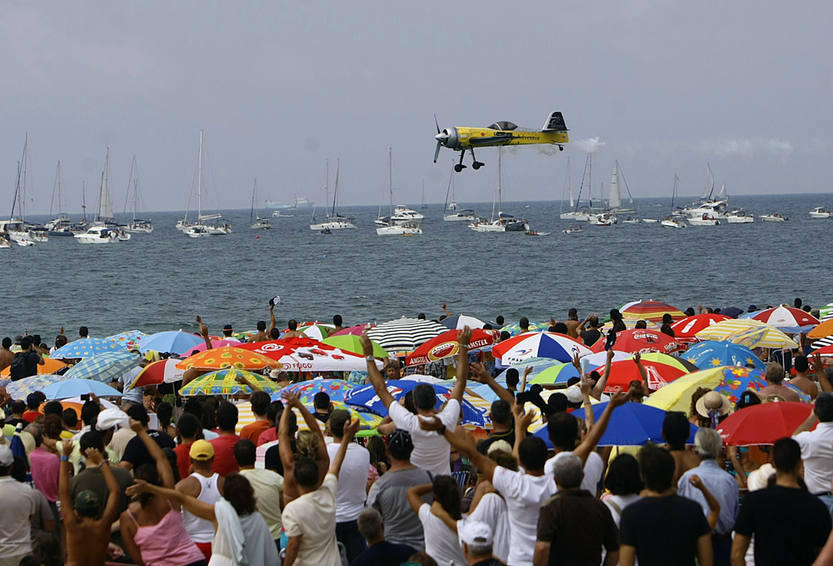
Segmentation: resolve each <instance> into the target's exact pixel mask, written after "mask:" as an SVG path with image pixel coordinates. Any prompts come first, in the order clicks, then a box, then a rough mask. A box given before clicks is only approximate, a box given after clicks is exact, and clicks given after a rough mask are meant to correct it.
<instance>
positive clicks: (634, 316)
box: [619, 301, 685, 324]
mask: <svg viewBox="0 0 833 566" xmlns="http://www.w3.org/2000/svg"><path fill="white" fill-rule="evenodd" d="M619 312H621V313H622V319H623V320H624V321H625V322H626V323H627V321H629V320H632V321H637V320H645V321H647V322H654V323H657V324H659V323H661V322H662V317H663V315H665V314H670V315H671V320H673V321H677V320H680V319H682V318H685V313H684V312H682V311H681V310H680V309H678V308H677V307H672V306H671V305H669V304H667V303H663V302H660V301H635V302H632V303H626V304H624V305H622V306H621V307H620V308H619Z"/></svg>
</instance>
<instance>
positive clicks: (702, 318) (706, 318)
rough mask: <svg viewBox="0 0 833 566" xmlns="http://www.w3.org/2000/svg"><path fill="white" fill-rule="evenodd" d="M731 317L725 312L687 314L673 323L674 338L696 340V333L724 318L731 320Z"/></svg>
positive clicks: (684, 340)
mask: <svg viewBox="0 0 833 566" xmlns="http://www.w3.org/2000/svg"><path fill="white" fill-rule="evenodd" d="M729 319H730V317H728V316H726V315H724V314H715V313H703V314H696V315H694V316H687V317H685V318H683V319H680V320H678V321H677V322H675V323H674V324H672V325H671V330H673V331H674V338H675V339H676V340H677V341H678V342H694V341H695V340H697V338H696V336H695V335H696V334H697V333H698V332H700V331H701V330H704V329H706V328H708V327H709V326H711V325H712V324H717V323H718V322H720V321H723V320H729Z"/></svg>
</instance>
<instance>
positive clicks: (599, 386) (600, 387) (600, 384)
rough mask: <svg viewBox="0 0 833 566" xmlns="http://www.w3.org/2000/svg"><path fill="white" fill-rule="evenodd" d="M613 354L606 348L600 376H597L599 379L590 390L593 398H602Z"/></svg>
mask: <svg viewBox="0 0 833 566" xmlns="http://www.w3.org/2000/svg"><path fill="white" fill-rule="evenodd" d="M613 356H614V353H613V350H608V351H607V359H606V360H605V369H604V372H603V373H602V377H600V378H599V381H597V382H596V385H594V386H593V391H591V392H590V395H592V396H593V398H594V399H601V398H602V393H604V390H605V387H606V386H607V378H608V377H610V364H612V363H613ZM579 373H581V369H579Z"/></svg>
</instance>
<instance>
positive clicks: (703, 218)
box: [686, 212, 720, 226]
mask: <svg viewBox="0 0 833 566" xmlns="http://www.w3.org/2000/svg"><path fill="white" fill-rule="evenodd" d="M686 220H688V223H689V224H691V225H692V226H718V225H719V224H720V220H718V219H717V218H715V217H714V216H712V215H711V214H709V213H707V212H704V213H703V214H702V215H700V216H689V217H688V218H687V219H686Z"/></svg>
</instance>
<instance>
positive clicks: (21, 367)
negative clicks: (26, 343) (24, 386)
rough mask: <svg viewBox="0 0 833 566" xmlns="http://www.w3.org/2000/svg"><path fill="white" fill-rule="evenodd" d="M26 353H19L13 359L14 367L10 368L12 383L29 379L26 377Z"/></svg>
mask: <svg viewBox="0 0 833 566" xmlns="http://www.w3.org/2000/svg"><path fill="white" fill-rule="evenodd" d="M26 373H27V372H26V352H18V353H16V354H15V355H14V358H12V365H11V367H10V368H9V376H10V377H11V378H12V381H17V380H18V379H23V378H24V377H29V376H27V375H26Z"/></svg>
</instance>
